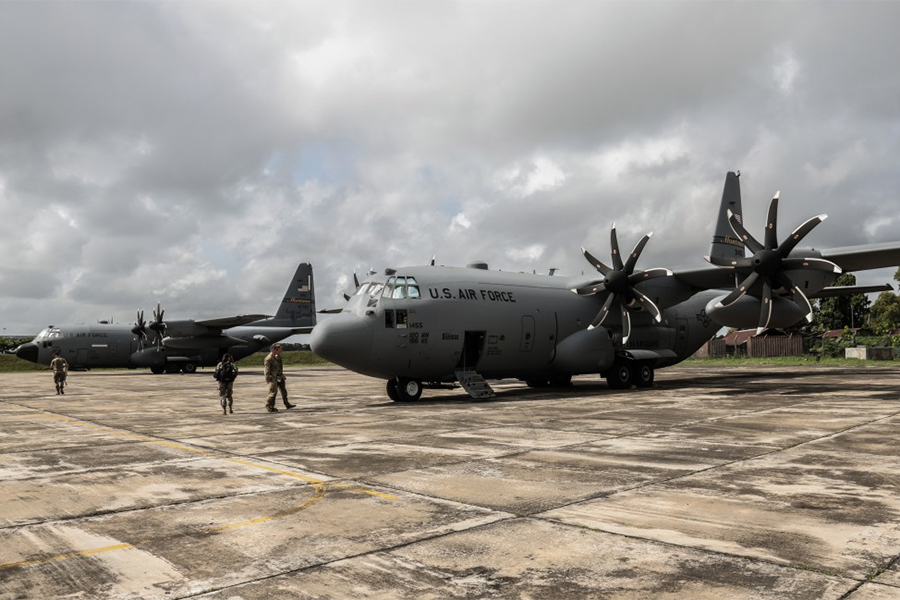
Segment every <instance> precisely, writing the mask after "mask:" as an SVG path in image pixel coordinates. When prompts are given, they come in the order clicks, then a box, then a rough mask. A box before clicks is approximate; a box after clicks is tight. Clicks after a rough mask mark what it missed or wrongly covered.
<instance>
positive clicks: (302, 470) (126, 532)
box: [0, 366, 900, 600]
mask: <svg viewBox="0 0 900 600" xmlns="http://www.w3.org/2000/svg"><path fill="white" fill-rule="evenodd" d="M872 373H877V377H873V376H872ZM657 375H658V377H657V383H656V386H655V387H654V388H651V389H644V390H630V391H611V390H609V389H608V388H607V387H606V385H605V384H603V383H599V382H598V380H597V378H596V377H578V378H576V379H575V384H574V385H573V386H572V387H569V388H563V389H548V388H544V389H530V388H527V387H525V386H524V385H523V384H521V383H518V382H514V381H504V382H499V383H497V384H496V385H495V388H496V389H497V391H498V398H497V399H496V400H495V401H493V402H476V401H473V400H472V399H470V398H468V397H467V396H465V395H464V394H463V393H462V392H460V391H459V390H455V391H454V390H427V391H426V393H425V395H424V396H423V398H422V400H421V401H419V402H416V403H403V404H396V403H392V402H390V401H388V400H387V399H386V398H385V395H384V383H383V382H380V381H376V380H372V379H369V378H365V377H361V376H357V375H354V374H351V373H347V372H346V371H343V370H341V369H338V368H334V367H323V368H318V367H317V368H313V369H291V370H289V380H288V386H289V390H290V391H291V398H292V401H295V402H296V403H297V404H298V405H299V406H298V408H297V409H294V410H291V411H280V412H279V413H277V414H274V415H270V414H267V413H265V412H262V402H261V398H262V397H263V396H264V393H265V385H264V382H263V380H262V376H261V373H260V372H259V370H258V369H247V370H245V371H244V372H242V375H241V378H240V379H239V385H238V387H237V391H236V400H235V407H236V409H237V412H236V413H235V414H234V415H222V414H221V411H220V409H219V406H218V399H217V397H216V390H215V385H214V382H213V381H212V380H211V378H210V377H209V372H208V370H207V371H205V372H203V373H201V374H197V375H194V376H187V375H173V376H154V375H150V374H149V373H146V372H141V371H94V372H89V373H72V374H71V375H70V382H69V383H70V385H69V388H68V393H67V394H66V396H65V400H63V399H61V398H59V397H56V396H55V394H52V393H46V394H45V393H42V392H41V390H43V389H44V388H46V391H47V392H52V389H53V387H52V381H51V379H50V378H49V374H48V373H41V372H32V373H14V374H6V373H4V374H0V378H2V385H0V600H11V599H13V598H15V599H19V598H43V597H64V596H72V597H86V598H87V597H89V598H142V599H144V598H147V599H156V598H171V597H181V598H191V597H201V596H202V597H213V598H217V599H224V598H248V599H249V598H271V597H278V596H283V597H298V598H345V597H348V596H351V597H358V598H385V599H387V598H414V597H415V598H477V597H496V598H521V597H542V598H566V599H568V598H597V597H602V598H622V599H624V598H648V597H653V598H726V597H727V598H764V599H765V598H800V599H805V598H810V599H812V598H834V599H838V598H849V599H851V600H859V599H860V598H861V599H862V600H880V599H881V598H887V597H898V596H900V575H898V573H900V570H898V566H897V564H898V562H900V550H898V548H900V518H898V516H900V514H898V513H900V500H898V499H900V489H898V487H900V484H898V481H897V479H898V478H895V477H894V474H895V473H897V472H898V467H900V453H898V452H897V451H896V449H895V441H896V439H897V434H898V433H900V395H898V393H897V389H898V386H900V369H897V368H893V367H889V368H884V369H878V370H877V371H874V370H870V369H865V368H859V369H844V368H842V369H827V368H816V367H813V366H810V367H809V368H768V367H767V368H758V369H756V368H737V369H731V370H728V371H726V372H716V373H711V372H709V371H707V370H706V369H704V368H702V367H696V366H679V367H676V368H673V369H666V370H663V371H660V372H659V373H658V374H657ZM35 390H38V391H37V393H36V392H35ZM892 595H893V596H892Z"/></svg>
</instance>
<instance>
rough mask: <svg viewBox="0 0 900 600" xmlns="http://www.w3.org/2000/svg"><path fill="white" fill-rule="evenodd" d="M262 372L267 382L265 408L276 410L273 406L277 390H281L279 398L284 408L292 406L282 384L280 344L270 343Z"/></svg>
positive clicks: (282, 371) (282, 370) (282, 369)
mask: <svg viewBox="0 0 900 600" xmlns="http://www.w3.org/2000/svg"><path fill="white" fill-rule="evenodd" d="M263 373H264V374H265V376H266V383H268V384H269V395H268V397H267V398H266V410H267V411H269V412H278V409H277V408H275V396H277V395H278V390H281V399H282V401H283V402H284V407H285V408H294V405H293V404H291V403H290V402H288V398H287V388H286V387H285V385H284V365H283V364H282V362H281V344H272V349H271V350H269V355H268V356H266V360H265V363H263Z"/></svg>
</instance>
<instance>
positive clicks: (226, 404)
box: [216, 358, 238, 415]
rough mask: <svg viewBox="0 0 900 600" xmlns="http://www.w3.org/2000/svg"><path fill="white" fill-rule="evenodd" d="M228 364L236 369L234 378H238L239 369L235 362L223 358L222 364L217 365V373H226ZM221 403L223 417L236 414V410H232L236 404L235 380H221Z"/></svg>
mask: <svg viewBox="0 0 900 600" xmlns="http://www.w3.org/2000/svg"><path fill="white" fill-rule="evenodd" d="M226 363H229V364H230V365H231V367H232V368H233V369H234V377H235V378H237V375H238V367H237V365H236V364H234V361H233V360H228V359H226V358H223V359H222V362H220V363H219V364H218V365H216V371H217V372H221V373H224V371H225V364H226ZM219 402H221V403H222V414H223V415H224V414H226V413H232V414H234V409H233V408H232V405H233V404H234V379H232V380H231V381H225V380H222V379H220V380H219Z"/></svg>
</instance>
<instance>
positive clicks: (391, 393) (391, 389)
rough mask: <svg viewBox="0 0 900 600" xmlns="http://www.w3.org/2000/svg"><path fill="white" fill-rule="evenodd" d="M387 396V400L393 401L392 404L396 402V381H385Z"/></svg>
mask: <svg viewBox="0 0 900 600" xmlns="http://www.w3.org/2000/svg"><path fill="white" fill-rule="evenodd" d="M387 395H388V398H390V399H391V400H393V401H394V402H398V401H399V399H398V398H397V380H396V379H388V380H387Z"/></svg>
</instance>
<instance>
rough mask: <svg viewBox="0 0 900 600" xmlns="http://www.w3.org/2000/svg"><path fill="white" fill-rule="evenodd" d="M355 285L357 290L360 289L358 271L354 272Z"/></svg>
mask: <svg viewBox="0 0 900 600" xmlns="http://www.w3.org/2000/svg"><path fill="white" fill-rule="evenodd" d="M353 285H355V286H356V289H359V277H357V276H356V271H353Z"/></svg>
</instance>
